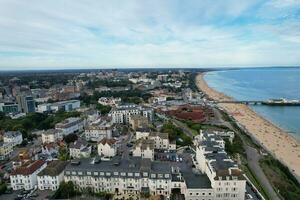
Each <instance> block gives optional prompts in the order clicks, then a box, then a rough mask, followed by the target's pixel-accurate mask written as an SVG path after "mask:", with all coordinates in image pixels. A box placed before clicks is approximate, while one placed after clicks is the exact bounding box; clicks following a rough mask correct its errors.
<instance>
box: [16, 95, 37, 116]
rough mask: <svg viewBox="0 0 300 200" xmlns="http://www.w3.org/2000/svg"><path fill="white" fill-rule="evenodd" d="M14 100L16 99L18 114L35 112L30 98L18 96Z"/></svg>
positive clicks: (33, 102) (33, 103) (32, 100)
mask: <svg viewBox="0 0 300 200" xmlns="http://www.w3.org/2000/svg"><path fill="white" fill-rule="evenodd" d="M16 99H17V103H18V106H19V111H20V112H22V113H31V112H35V101H34V99H33V97H32V96H29V95H18V96H17V97H16Z"/></svg>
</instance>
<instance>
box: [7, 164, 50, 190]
mask: <svg viewBox="0 0 300 200" xmlns="http://www.w3.org/2000/svg"><path fill="white" fill-rule="evenodd" d="M46 166H47V163H46V162H45V161H42V160H36V161H30V162H29V163H25V164H24V165H22V166H21V167H19V168H17V169H16V170H15V171H14V172H13V173H12V174H11V175H10V183H11V187H12V189H13V190H21V189H24V190H31V189H33V188H34V187H36V186H37V174H38V173H39V172H41V171H42V170H43V169H44V168H45V167H46Z"/></svg>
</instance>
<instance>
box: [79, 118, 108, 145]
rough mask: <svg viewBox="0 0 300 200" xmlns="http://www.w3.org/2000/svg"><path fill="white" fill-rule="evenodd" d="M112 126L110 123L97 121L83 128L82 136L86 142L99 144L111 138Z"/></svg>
mask: <svg viewBox="0 0 300 200" xmlns="http://www.w3.org/2000/svg"><path fill="white" fill-rule="evenodd" d="M112 130H113V125H112V123H111V122H110V121H106V120H101V119H99V120H97V121H95V122H93V123H92V124H90V125H88V126H87V127H86V128H85V131H84V135H85V139H86V140H88V141H95V142H99V141H100V140H102V139H104V138H108V139H110V138H111V137H112Z"/></svg>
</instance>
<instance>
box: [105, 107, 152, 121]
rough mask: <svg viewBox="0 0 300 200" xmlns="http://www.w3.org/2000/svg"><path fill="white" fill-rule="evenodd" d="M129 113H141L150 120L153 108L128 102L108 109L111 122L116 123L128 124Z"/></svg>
mask: <svg viewBox="0 0 300 200" xmlns="http://www.w3.org/2000/svg"><path fill="white" fill-rule="evenodd" d="M131 115H141V116H144V117H147V118H148V120H149V121H152V119H153V110H152V109H151V108H145V107H142V106H138V105H135V104H128V105H121V106H118V107H116V108H113V109H112V110H111V111H110V116H111V117H112V122H113V123H116V124H128V123H129V119H130V116H131Z"/></svg>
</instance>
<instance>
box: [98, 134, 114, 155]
mask: <svg viewBox="0 0 300 200" xmlns="http://www.w3.org/2000/svg"><path fill="white" fill-rule="evenodd" d="M116 154H117V141H116V140H115V139H108V138H104V139H102V140H101V141H100V142H99V143H98V155H99V156H104V157H114V156H115V155H116Z"/></svg>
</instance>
